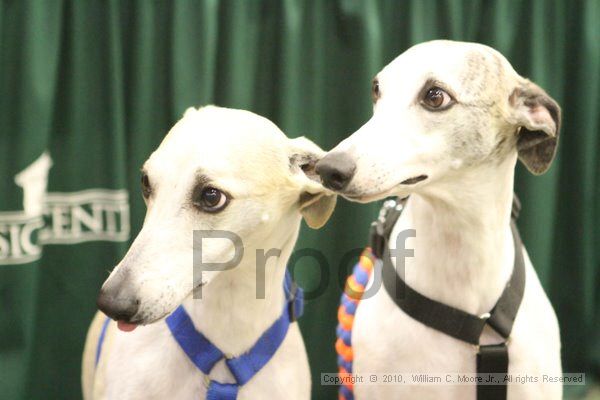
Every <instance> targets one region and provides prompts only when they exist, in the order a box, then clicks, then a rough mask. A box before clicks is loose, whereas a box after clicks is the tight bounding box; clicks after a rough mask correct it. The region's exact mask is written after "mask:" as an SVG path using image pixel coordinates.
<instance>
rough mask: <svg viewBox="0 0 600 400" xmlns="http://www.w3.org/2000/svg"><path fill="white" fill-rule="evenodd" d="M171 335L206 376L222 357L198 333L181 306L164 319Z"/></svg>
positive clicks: (219, 351)
mask: <svg viewBox="0 0 600 400" xmlns="http://www.w3.org/2000/svg"><path fill="white" fill-rule="evenodd" d="M166 321H167V325H168V326H169V330H170V331H171V334H172V335H173V337H174V338H175V340H176V341H177V343H179V346H180V347H181V349H182V350H183V351H184V352H185V354H186V355H187V356H188V357H189V359H190V360H191V361H192V362H193V363H194V364H195V365H196V367H198V369H200V371H202V372H203V373H204V374H205V375H208V374H209V373H210V371H211V370H212V368H213V367H214V365H215V364H216V363H217V362H219V360H221V359H222V358H223V357H224V355H223V353H222V352H221V350H219V349H218V348H216V347H215V345H213V344H212V343H211V342H210V341H209V340H208V339H207V338H206V337H205V336H204V335H203V334H201V333H200V332H198V331H197V330H196V328H195V327H194V323H193V322H192V320H191V319H190V316H189V315H188V314H187V312H186V311H185V309H184V308H183V306H179V307H177V309H176V310H175V311H173V313H172V314H171V315H169V316H168V317H167V318H166Z"/></svg>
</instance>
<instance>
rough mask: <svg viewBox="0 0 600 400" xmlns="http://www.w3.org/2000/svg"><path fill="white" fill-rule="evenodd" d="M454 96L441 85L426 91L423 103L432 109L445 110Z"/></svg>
mask: <svg viewBox="0 0 600 400" xmlns="http://www.w3.org/2000/svg"><path fill="white" fill-rule="evenodd" d="M451 102H452V97H450V95H449V94H448V93H446V92H445V91H444V90H443V89H440V88H439V87H435V86H434V87H432V88H430V89H428V90H427V91H426V92H425V96H423V100H422V103H423V104H424V105H425V106H426V107H427V108H429V109H430V110H443V109H445V108H447V107H448V106H449V105H451Z"/></svg>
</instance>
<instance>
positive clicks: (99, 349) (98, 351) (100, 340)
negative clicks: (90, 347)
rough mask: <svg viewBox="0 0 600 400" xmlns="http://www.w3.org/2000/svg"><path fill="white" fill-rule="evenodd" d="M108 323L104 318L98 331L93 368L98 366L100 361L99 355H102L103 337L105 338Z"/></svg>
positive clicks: (108, 320)
mask: <svg viewBox="0 0 600 400" xmlns="http://www.w3.org/2000/svg"><path fill="white" fill-rule="evenodd" d="M109 322H110V318H108V317H106V319H105V320H104V322H103V323H102V329H101V330H100V336H99V337H98V345H97V346H96V362H95V364H94V366H96V367H97V366H98V361H100V354H102V345H103V344H104V337H105V336H106V328H108V323H109Z"/></svg>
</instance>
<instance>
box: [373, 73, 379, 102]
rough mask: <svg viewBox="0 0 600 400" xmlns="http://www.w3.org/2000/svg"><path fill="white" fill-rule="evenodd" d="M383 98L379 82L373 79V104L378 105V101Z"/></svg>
mask: <svg viewBox="0 0 600 400" xmlns="http://www.w3.org/2000/svg"><path fill="white" fill-rule="evenodd" d="M380 97H381V92H380V91H379V81H378V80H377V78H375V79H373V84H372V86H371V98H372V99H373V103H377V100H379V98H380Z"/></svg>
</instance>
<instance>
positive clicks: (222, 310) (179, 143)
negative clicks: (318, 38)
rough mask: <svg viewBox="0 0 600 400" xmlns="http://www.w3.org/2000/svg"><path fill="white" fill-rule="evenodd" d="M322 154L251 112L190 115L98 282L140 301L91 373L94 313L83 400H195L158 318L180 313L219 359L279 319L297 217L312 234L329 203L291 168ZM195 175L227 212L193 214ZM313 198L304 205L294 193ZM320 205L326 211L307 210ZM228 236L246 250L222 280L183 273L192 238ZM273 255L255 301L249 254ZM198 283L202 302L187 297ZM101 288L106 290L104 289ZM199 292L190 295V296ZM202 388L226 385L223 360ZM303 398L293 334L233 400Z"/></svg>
mask: <svg viewBox="0 0 600 400" xmlns="http://www.w3.org/2000/svg"><path fill="white" fill-rule="evenodd" d="M322 155H323V152H322V150H321V149H319V148H318V147H317V146H316V145H314V144H313V143H312V142H310V141H308V140H307V139H304V138H300V139H294V140H290V139H288V138H286V137H285V135H284V134H283V133H282V132H281V131H280V130H279V129H278V128H277V127H276V126H275V125H274V124H272V123H271V122H270V121H268V120H267V119H265V118H262V117H259V116H257V115H254V114H252V113H250V112H246V111H239V110H228V109H222V108H217V107H204V108H201V109H199V110H196V109H189V110H188V111H186V113H185V115H184V117H183V118H182V119H181V120H180V121H179V122H178V123H177V124H176V125H175V126H174V127H173V128H172V129H171V131H170V132H169V134H168V135H167V136H166V138H165V139H164V141H163V142H162V144H161V145H160V147H159V148H158V149H157V150H156V151H155V152H154V153H153V154H152V156H151V157H150V158H149V159H148V161H147V162H146V163H145V164H144V170H145V171H146V172H147V174H148V176H149V180H150V183H151V185H152V187H153V193H152V195H151V196H150V198H149V199H148V201H147V206H148V211H147V214H146V218H145V221H144V225H143V228H142V230H141V232H140V233H139V235H138V237H137V238H136V239H135V241H134V243H133V244H132V246H131V248H130V250H129V251H128V253H127V255H126V256H125V257H124V259H123V260H122V261H121V263H119V265H118V266H117V267H116V268H115V269H114V271H113V272H112V273H111V275H110V277H109V278H108V280H107V282H109V281H110V280H114V279H127V283H128V284H129V285H131V286H132V287H133V290H132V292H134V293H136V295H137V296H138V297H139V299H140V309H139V311H138V313H137V314H136V316H134V317H133V319H132V320H135V321H136V322H137V323H139V324H140V325H143V326H139V327H138V328H137V329H136V330H134V331H133V332H129V333H125V332H121V331H119V330H117V327H116V323H115V322H114V321H111V323H110V325H109V327H108V330H107V334H106V339H105V341H104V346H103V349H102V355H101V358H100V362H99V364H98V366H97V367H96V368H95V367H94V353H95V351H96V345H97V342H98V333H99V330H100V326H101V323H102V320H104V318H106V317H105V316H104V315H103V314H101V313H98V314H97V316H96V318H95V321H94V322H93V323H92V326H91V328H90V331H89V333H88V338H87V342H86V349H85V352H84V361H83V378H82V379H83V386H84V398H85V399H88V400H89V399H94V400H99V399H119V400H124V399H131V400H134V399H144V400H147V399H167V398H173V399H201V398H204V396H205V393H206V379H205V377H203V376H202V373H201V372H200V371H199V370H198V369H197V368H196V367H195V366H194V365H193V364H192V363H191V362H190V361H189V360H188V358H187V356H186V355H185V354H184V353H183V351H182V350H181V349H180V348H179V346H178V344H177V343H176V342H175V340H174V339H173V337H172V336H171V333H170V332H169V329H168V328H167V325H166V324H165V323H164V321H163V320H162V318H164V317H165V316H167V315H168V314H169V313H171V312H172V311H173V310H174V309H175V308H176V307H177V306H178V305H180V304H183V305H184V307H185V308H186V310H187V311H188V313H189V315H190V316H191V318H192V320H193V322H194V325H195V326H196V328H197V329H198V330H199V331H200V332H202V333H203V334H204V335H205V336H206V337H207V338H208V339H209V340H210V341H212V343H214V344H215V345H216V346H217V347H218V348H219V349H221V351H223V352H224V353H225V354H226V355H228V356H237V355H240V354H242V353H244V352H245V351H247V350H248V349H250V348H251V347H252V346H253V345H254V343H255V342H256V340H257V339H258V338H259V337H260V335H261V334H262V333H263V332H264V331H265V330H266V329H267V328H268V327H269V326H270V325H271V324H272V323H273V322H274V321H275V320H276V319H277V318H278V317H279V316H280V315H281V312H282V310H283V307H284V302H285V298H284V293H283V279H284V274H285V268H286V263H287V260H288V258H289V256H290V254H291V252H292V249H293V247H294V244H295V242H296V239H297V237H298V230H299V225H300V221H301V215H304V217H305V218H307V221H308V220H310V222H311V225H314V226H317V225H319V224H321V225H322V223H324V222H325V220H326V219H327V218H328V217H329V215H330V214H331V211H332V210H333V204H334V202H335V197H334V196H331V195H330V194H327V193H325V191H324V189H323V188H322V186H321V185H320V184H319V183H317V182H315V181H313V180H311V179H309V178H308V177H307V176H306V175H305V173H304V172H303V171H302V170H301V168H300V166H299V165H298V164H297V162H296V161H294V160H312V162H313V163H314V161H316V159H317V158H319V157H320V156H322ZM199 175H202V176H204V177H205V178H206V179H209V180H210V182H211V184H210V185H211V186H214V187H217V188H219V189H221V190H224V191H226V192H227V193H228V194H229V195H230V197H231V200H230V203H229V205H228V206H227V207H226V208H225V209H224V210H223V211H221V212H219V213H216V214H209V213H206V212H203V211H200V210H198V209H196V208H195V207H194V206H193V205H192V204H191V200H190V198H191V193H192V190H193V188H194V186H195V185H196V184H197V181H198V177H199ZM306 193H311V194H313V195H314V196H313V197H312V198H311V200H310V204H307V203H303V202H302V201H300V199H301V198H306V197H301V195H302V194H306ZM319 202H326V203H327V204H328V205H329V207H324V208H323V207H321V208H318V207H317V210H316V211H315V210H314V209H312V208H311V205H314V204H316V203H319ZM200 229H208V230H214V229H220V230H228V231H231V232H234V233H236V234H237V235H239V236H240V237H241V238H242V240H243V245H244V255H243V257H242V260H241V262H240V264H239V265H238V266H237V267H235V268H233V269H230V270H226V271H206V270H205V271H202V274H201V275H202V279H201V280H200V276H199V275H200V274H197V275H198V276H194V275H193V273H192V271H193V268H192V259H193V257H192V254H193V251H192V232H193V231H194V230H200ZM261 249H263V250H264V251H265V252H266V251H268V250H269V249H279V250H281V254H280V256H279V257H270V258H269V259H268V260H267V262H266V268H265V271H266V272H265V281H266V282H265V284H264V287H265V291H264V293H265V295H264V298H257V294H256V290H257V289H256V287H257V284H256V280H257V274H256V269H257V263H256V254H257V251H259V250H261ZM203 251H204V254H203V257H202V258H203V260H202V261H203V262H219V261H226V260H229V259H231V255H232V246H231V242H229V241H228V240H223V239H211V240H206V241H205V243H203ZM201 282H202V283H203V287H202V298H201V299H194V298H193V296H192V293H193V291H194V290H196V289H195V288H196V287H197V286H198V285H199V284H200V283H201ZM106 284H107V283H105V285H106ZM196 294H198V293H197V292H196ZM210 378H211V379H213V380H216V381H219V382H223V383H228V382H229V383H230V382H233V378H232V376H231V374H230V372H229V370H228V369H227V368H226V366H225V364H224V363H223V362H220V363H219V364H217V366H216V367H215V368H214V369H213V371H212V372H211V374H210ZM309 397H310V373H309V368H308V360H307V357H306V352H305V349H304V343H303V341H302V337H301V335H300V331H299V329H298V325H297V324H296V323H293V324H291V325H290V329H289V331H288V334H287V336H286V338H285V340H284V342H283V343H282V345H281V347H280V348H279V349H278V351H277V352H276V354H275V355H274V357H273V358H272V359H271V360H270V362H269V363H268V364H267V365H266V366H265V367H264V368H263V369H262V370H260V371H259V372H258V374H257V375H255V376H254V377H253V378H252V380H250V381H249V382H248V383H247V384H246V385H244V386H242V388H241V390H240V392H239V399H258V398H290V399H308V398H309Z"/></svg>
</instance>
